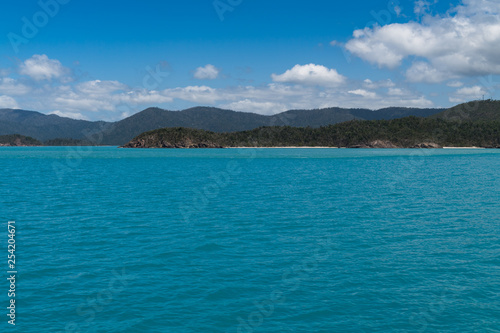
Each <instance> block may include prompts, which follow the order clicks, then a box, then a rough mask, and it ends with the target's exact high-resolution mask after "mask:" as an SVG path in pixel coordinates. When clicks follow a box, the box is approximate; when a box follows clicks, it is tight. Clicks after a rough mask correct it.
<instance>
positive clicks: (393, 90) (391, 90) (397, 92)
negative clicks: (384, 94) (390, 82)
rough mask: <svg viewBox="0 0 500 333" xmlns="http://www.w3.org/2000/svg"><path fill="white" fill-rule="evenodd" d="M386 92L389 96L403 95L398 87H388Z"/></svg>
mask: <svg viewBox="0 0 500 333" xmlns="http://www.w3.org/2000/svg"><path fill="white" fill-rule="evenodd" d="M388 94H389V96H403V95H404V92H403V90H401V89H399V88H389V91H388Z"/></svg>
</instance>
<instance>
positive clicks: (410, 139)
mask: <svg viewBox="0 0 500 333" xmlns="http://www.w3.org/2000/svg"><path fill="white" fill-rule="evenodd" d="M375 141H379V142H385V143H387V145H388V146H397V147H407V148H410V147H416V146H419V145H420V144H422V143H434V144H436V145H439V146H478V147H500V122H499V121H492V122H485V121H478V122H455V121H447V120H444V119H439V118H438V119H429V118H417V117H407V118H401V119H394V120H370V121H359V120H353V121H348V122H344V123H341V124H336V125H330V126H325V127H320V128H311V127H289V126H283V127H261V128H257V129H254V130H251V131H243V132H232V133H215V132H209V131H204V130H195V129H187V128H165V129H160V130H155V131H150V132H146V133H143V134H141V135H139V136H138V137H136V138H135V139H134V140H133V141H132V142H131V143H129V144H128V145H126V146H128V147H133V146H135V147H199V146H200V144H202V145H201V146H202V147H204V146H207V147H221V146H222V147H285V146H298V147H300V146H327V147H371V146H374V144H373V142H375Z"/></svg>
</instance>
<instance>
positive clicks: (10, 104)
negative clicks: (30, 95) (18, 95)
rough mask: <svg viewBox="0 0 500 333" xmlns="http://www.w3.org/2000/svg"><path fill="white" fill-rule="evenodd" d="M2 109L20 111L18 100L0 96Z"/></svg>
mask: <svg viewBox="0 0 500 333" xmlns="http://www.w3.org/2000/svg"><path fill="white" fill-rule="evenodd" d="M0 109H19V105H18V104H17V102H16V100H15V99H14V98H12V97H10V96H6V95H2V96H0Z"/></svg>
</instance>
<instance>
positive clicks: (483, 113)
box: [431, 100, 500, 121]
mask: <svg viewBox="0 0 500 333" xmlns="http://www.w3.org/2000/svg"><path fill="white" fill-rule="evenodd" d="M431 118H441V119H445V120H451V121H500V101H495V100H485V101H472V102H468V103H464V104H459V105H457V106H454V107H452V108H450V109H448V110H445V111H443V112H440V113H437V114H435V115H432V116H431Z"/></svg>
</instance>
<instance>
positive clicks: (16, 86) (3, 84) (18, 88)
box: [0, 77, 31, 95]
mask: <svg viewBox="0 0 500 333" xmlns="http://www.w3.org/2000/svg"><path fill="white" fill-rule="evenodd" d="M30 91H31V89H30V87H28V86H26V85H24V84H21V83H19V82H17V81H16V80H14V79H12V78H9V77H5V78H2V79H0V93H2V94H7V95H25V94H27V93H29V92H30Z"/></svg>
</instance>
